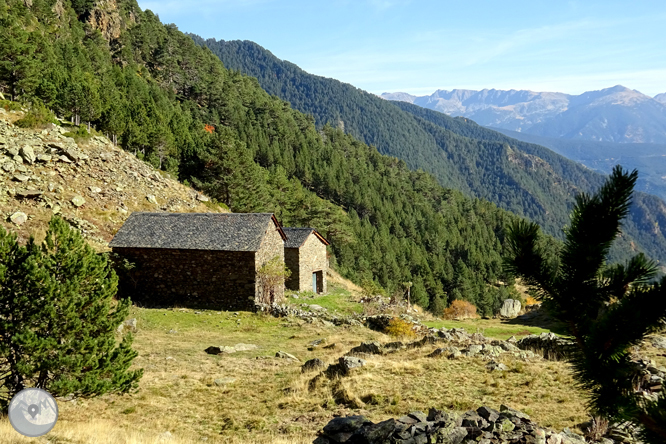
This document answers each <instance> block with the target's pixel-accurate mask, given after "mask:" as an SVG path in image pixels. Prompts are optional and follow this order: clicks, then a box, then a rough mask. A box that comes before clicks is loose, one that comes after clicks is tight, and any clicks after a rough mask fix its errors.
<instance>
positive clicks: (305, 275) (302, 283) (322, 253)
mask: <svg viewBox="0 0 666 444" xmlns="http://www.w3.org/2000/svg"><path fill="white" fill-rule="evenodd" d="M284 258H285V263H286V265H287V267H288V268H289V269H290V270H292V274H291V277H290V278H289V279H288V280H287V282H286V286H287V288H288V289H290V290H294V291H312V273H314V272H315V271H321V272H322V273H321V275H322V276H323V279H322V280H323V282H322V289H321V292H322V293H326V292H327V291H328V287H327V283H326V271H327V270H328V259H327V258H326V245H324V244H323V243H322V242H321V241H320V240H319V239H318V238H317V236H315V235H314V234H310V235H309V236H308V238H307V239H306V240H305V242H304V243H303V246H302V247H301V248H286V249H285V257H284Z"/></svg>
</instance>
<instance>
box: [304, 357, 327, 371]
mask: <svg viewBox="0 0 666 444" xmlns="http://www.w3.org/2000/svg"><path fill="white" fill-rule="evenodd" d="M324 367H326V363H324V361H322V360H321V359H318V358H315V359H310V360H309V361H305V364H303V365H302V366H301V372H302V373H305V372H309V371H313V370H319V369H321V368H324Z"/></svg>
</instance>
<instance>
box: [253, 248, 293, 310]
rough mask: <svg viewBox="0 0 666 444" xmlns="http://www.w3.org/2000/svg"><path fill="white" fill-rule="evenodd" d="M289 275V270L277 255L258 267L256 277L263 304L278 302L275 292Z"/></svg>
mask: <svg viewBox="0 0 666 444" xmlns="http://www.w3.org/2000/svg"><path fill="white" fill-rule="evenodd" d="M289 276H291V271H290V270H289V269H288V268H287V266H286V265H285V264H284V261H282V260H281V259H280V257H279V256H275V257H274V258H273V259H271V260H269V261H268V262H266V263H265V264H264V265H263V266H262V267H261V268H259V270H257V277H258V280H259V282H261V287H262V297H261V302H263V303H264V304H271V303H273V302H280V301H278V300H276V297H275V292H276V291H277V290H278V288H279V287H280V286H283V287H284V281H285V279H287V278H288V277H289Z"/></svg>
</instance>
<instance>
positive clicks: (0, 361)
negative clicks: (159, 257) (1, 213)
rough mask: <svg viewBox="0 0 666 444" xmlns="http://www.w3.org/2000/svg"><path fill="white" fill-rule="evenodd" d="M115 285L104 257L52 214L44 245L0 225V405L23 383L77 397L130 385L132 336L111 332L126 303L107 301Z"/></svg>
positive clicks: (132, 382)
mask: <svg viewBox="0 0 666 444" xmlns="http://www.w3.org/2000/svg"><path fill="white" fill-rule="evenodd" d="M117 283H118V279H117V277H116V275H115V273H114V272H113V271H112V270H111V267H110V265H109V262H108V260H107V258H106V256H104V255H98V254H96V253H95V252H94V251H93V250H92V248H91V247H90V246H89V245H88V244H87V243H86V242H85V241H84V240H83V238H82V237H81V234H80V233H79V232H78V231H76V230H74V229H72V228H70V227H69V225H68V224H67V223H66V222H65V221H63V220H62V219H60V218H58V217H54V218H53V219H51V222H50V223H49V228H48V231H47V232H46V239H45V240H44V242H43V244H42V245H38V244H37V243H36V242H35V240H34V238H30V240H29V241H28V243H27V245H26V246H21V245H19V243H18V242H17V238H16V235H15V234H11V233H7V232H6V231H5V230H4V228H2V227H0V338H2V340H1V341H0V374H2V378H1V379H0V381H1V382H2V390H1V393H0V408H1V409H6V408H7V406H8V403H9V401H10V400H11V399H12V397H13V396H14V395H15V394H16V393H17V392H19V391H21V390H22V389H23V388H25V387H37V388H42V389H45V390H47V391H49V392H50V393H51V394H53V395H54V396H65V395H68V394H73V395H74V396H78V397H93V396H96V395H101V394H104V393H108V392H119V393H123V392H128V391H130V390H132V389H134V388H135V387H136V385H137V382H138V380H139V378H140V377H141V375H142V371H141V370H135V371H129V370H128V369H129V367H130V365H131V363H132V360H133V359H134V358H135V357H136V355H137V353H136V352H135V351H134V350H132V348H131V344H132V336H131V335H125V336H124V337H123V340H122V342H121V343H120V344H117V343H116V340H115V337H114V336H115V331H116V328H117V327H118V325H120V324H121V323H122V322H123V320H124V319H125V318H126V317H127V314H128V313H129V306H130V301H129V300H128V299H125V300H121V301H118V302H114V301H113V298H114V296H115V294H116V288H117Z"/></svg>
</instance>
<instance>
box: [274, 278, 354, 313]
mask: <svg viewBox="0 0 666 444" xmlns="http://www.w3.org/2000/svg"><path fill="white" fill-rule="evenodd" d="M328 290H329V291H328V293H326V294H324V295H317V294H315V293H313V292H311V291H303V292H300V293H295V292H289V293H288V294H287V300H288V301H289V302H290V303H291V304H292V305H301V304H316V305H320V306H322V307H324V308H325V309H326V310H328V312H329V313H331V314H339V315H351V314H358V313H362V312H363V304H360V303H358V302H355V301H353V300H352V295H351V293H350V292H349V291H348V290H345V289H344V288H341V287H337V286H331V285H329V288H328ZM294 295H296V296H298V299H295V298H294V297H293V296H294ZM299 308H302V309H304V310H307V307H299Z"/></svg>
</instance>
